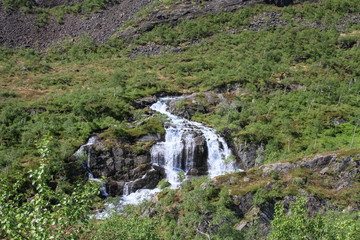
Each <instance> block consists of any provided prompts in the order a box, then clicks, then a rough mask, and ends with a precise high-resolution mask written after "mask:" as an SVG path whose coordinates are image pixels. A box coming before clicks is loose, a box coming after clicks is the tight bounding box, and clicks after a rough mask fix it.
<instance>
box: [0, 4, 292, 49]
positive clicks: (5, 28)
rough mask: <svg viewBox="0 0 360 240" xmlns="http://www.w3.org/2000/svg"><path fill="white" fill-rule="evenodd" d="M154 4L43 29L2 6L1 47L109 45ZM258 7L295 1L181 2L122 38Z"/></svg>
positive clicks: (52, 21) (121, 7) (74, 17)
mask: <svg viewBox="0 0 360 240" xmlns="http://www.w3.org/2000/svg"><path fill="white" fill-rule="evenodd" d="M79 2H81V1H79V0H73V1H64V0H52V1H40V0H36V1H33V2H32V4H33V5H34V6H36V7H40V8H46V9H47V8H54V7H59V6H60V5H74V4H76V3H79ZM151 2H155V1H153V0H146V1H132V0H125V1H119V2H118V3H113V4H110V5H108V6H107V7H106V8H105V9H102V10H100V11H97V12H96V13H91V14H88V15H83V14H81V13H80V14H69V13H68V14H65V15H64V18H63V19H62V21H60V22H58V21H57V20H56V16H50V17H49V19H48V20H47V21H46V23H45V24H44V25H43V26H39V25H38V18H39V15H38V14H37V13H36V11H33V12H31V11H29V12H23V11H21V10H19V9H15V10H11V11H5V10H4V9H3V6H2V4H1V3H0V45H2V46H8V47H20V46H22V47H31V48H39V49H46V48H48V47H49V46H51V45H54V44H56V43H57V42H60V41H62V40H64V39H65V38H67V37H70V38H76V37H79V36H81V35H89V36H91V37H92V38H93V39H94V40H95V41H96V42H97V43H101V42H105V41H106V40H107V39H108V38H109V37H111V36H113V35H114V34H115V33H117V32H118V31H119V29H120V28H121V27H122V26H124V23H126V22H127V21H128V20H130V19H133V18H134V15H135V13H137V12H139V11H140V10H141V9H142V8H145V7H146V6H147V5H148V4H149V3H151ZM258 3H262V4H275V5H277V6H287V5H289V4H292V3H293V0H227V1H220V0H206V1H191V0H185V1H178V2H177V3H176V4H174V5H171V6H170V7H168V6H162V7H160V8H157V9H154V10H153V11H151V12H150V14H148V15H147V16H143V17H140V18H138V19H136V20H135V25H134V26H132V27H131V28H127V29H126V30H124V31H120V33H119V35H118V36H119V37H120V38H123V39H125V40H126V41H131V40H133V39H136V38H137V37H138V36H139V35H141V34H142V33H143V32H146V31H150V30H151V29H153V28H154V27H155V26H157V25H159V24H163V23H170V24H172V25H174V24H177V23H178V22H179V21H182V20H187V19H193V18H196V17H198V16H204V15H209V14H217V13H221V12H224V11H225V12H232V11H235V10H237V9H239V8H243V7H245V6H252V5H254V4H258ZM160 6H161V5H160ZM139 51H141V49H140V50H139Z"/></svg>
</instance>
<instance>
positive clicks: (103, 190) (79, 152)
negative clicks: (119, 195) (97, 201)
mask: <svg viewBox="0 0 360 240" xmlns="http://www.w3.org/2000/svg"><path fill="white" fill-rule="evenodd" d="M96 139H97V137H96V136H93V137H91V138H89V140H88V142H87V143H86V144H84V145H82V146H80V148H79V149H78V150H77V151H76V152H75V153H74V155H75V156H77V157H80V156H81V155H82V154H83V152H85V147H88V149H87V158H88V159H87V169H85V170H86V171H87V173H88V174H89V180H91V181H95V182H98V183H100V190H101V194H102V195H103V196H104V197H107V196H108V195H109V194H108V193H107V191H106V185H105V184H104V182H103V181H101V180H100V179H98V178H94V175H93V173H92V172H91V170H90V159H91V148H90V146H91V145H93V144H94V142H95V140H96Z"/></svg>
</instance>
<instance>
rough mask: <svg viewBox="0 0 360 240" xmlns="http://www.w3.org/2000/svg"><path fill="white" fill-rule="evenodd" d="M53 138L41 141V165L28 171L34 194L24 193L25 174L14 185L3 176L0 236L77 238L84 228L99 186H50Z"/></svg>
mask: <svg viewBox="0 0 360 240" xmlns="http://www.w3.org/2000/svg"><path fill="white" fill-rule="evenodd" d="M50 141H51V138H46V139H45V140H43V141H42V142H41V144H40V145H39V151H40V154H41V163H40V167H39V168H38V169H36V170H34V171H30V172H29V177H30V179H31V180H32V182H31V184H32V186H33V187H34V188H35V194H33V195H32V196H31V197H28V196H26V194H25V193H24V191H25V187H26V178H25V177H24V176H20V177H18V181H17V182H16V183H15V184H14V185H13V186H9V185H8V184H6V180H5V179H0V187H1V191H0V216H1V218H0V226H1V235H0V238H11V239H78V238H79V234H80V233H81V232H82V231H83V230H84V227H85V223H86V222H87V220H88V218H89V215H88V213H89V210H90V207H91V206H92V199H93V198H92V196H94V195H97V194H98V191H99V190H98V187H95V186H94V185H92V184H93V183H87V184H78V185H77V186H76V187H75V189H74V191H73V192H72V193H71V194H66V193H64V192H61V191H58V190H57V188H55V189H54V188H52V187H50V185H49V182H50V180H51V167H52V166H51V164H50V149H49V143H50Z"/></svg>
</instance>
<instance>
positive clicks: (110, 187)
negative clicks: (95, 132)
mask: <svg viewBox="0 0 360 240" xmlns="http://www.w3.org/2000/svg"><path fill="white" fill-rule="evenodd" d="M161 139H162V137H161V136H160V134H148V135H144V136H141V137H140V138H139V139H137V141H141V142H150V141H151V142H153V141H154V142H155V141H156V140H157V141H159V140H161ZM129 144H130V142H128V140H125V139H118V140H116V141H114V142H112V143H111V145H110V146H109V143H106V141H105V140H104V139H101V138H96V140H95V142H94V143H93V144H91V145H85V146H84V152H86V153H87V157H88V159H87V163H86V164H87V165H88V167H89V169H90V170H91V171H92V173H93V175H94V177H95V178H105V179H106V180H107V181H108V182H107V184H106V186H107V191H108V193H109V195H110V196H119V195H123V194H124V190H126V191H127V194H129V193H132V192H135V191H136V190H138V189H142V188H148V189H152V188H155V187H156V186H157V184H158V182H159V181H160V180H161V179H163V178H164V171H163V169H161V168H160V167H156V168H153V166H152V164H151V157H150V153H146V154H140V155H137V154H135V153H134V152H133V151H132V150H131V148H129V147H128V146H129Z"/></svg>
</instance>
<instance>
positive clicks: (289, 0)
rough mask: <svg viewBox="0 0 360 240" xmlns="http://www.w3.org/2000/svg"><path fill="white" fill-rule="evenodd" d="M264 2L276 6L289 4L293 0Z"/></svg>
mask: <svg viewBox="0 0 360 240" xmlns="http://www.w3.org/2000/svg"><path fill="white" fill-rule="evenodd" d="M265 3H268V4H275V5H276V6H278V7H285V6H289V5H291V4H293V3H294V1H293V0H265Z"/></svg>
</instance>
